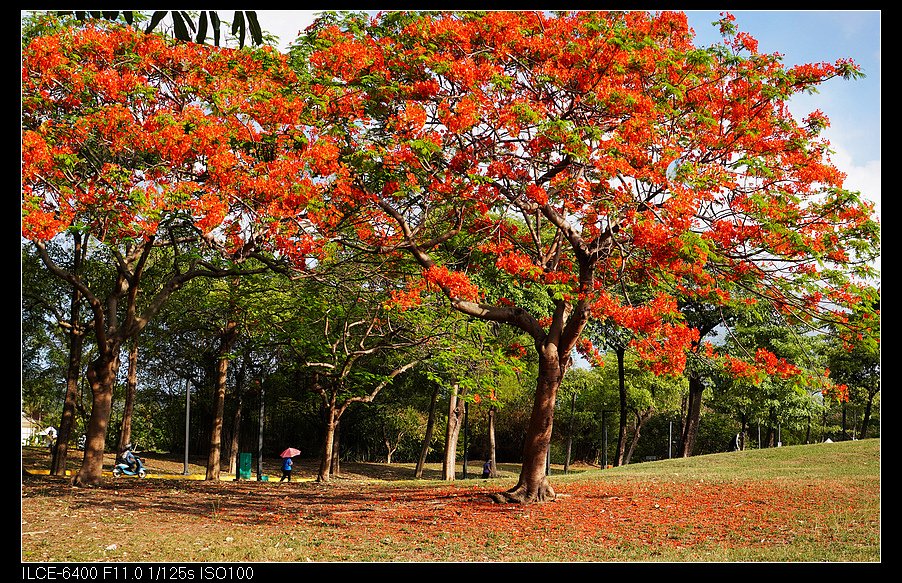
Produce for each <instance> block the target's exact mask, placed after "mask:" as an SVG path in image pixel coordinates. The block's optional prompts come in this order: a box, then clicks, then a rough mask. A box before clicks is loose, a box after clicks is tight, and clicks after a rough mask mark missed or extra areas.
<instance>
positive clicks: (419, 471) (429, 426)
mask: <svg viewBox="0 0 902 583" xmlns="http://www.w3.org/2000/svg"><path fill="white" fill-rule="evenodd" d="M440 388H441V385H439V384H438V383H435V388H434V389H433V391H432V399H430V401H429V418H428V420H427V421H426V436H425V437H424V438H423V447H422V448H420V459H419V460H417V467H416V471H414V474H413V475H414V477H415V478H422V477H423V468H424V467H425V465H426V456H427V455H429V446H430V444H431V443H432V431H433V428H434V427H435V405H436V403H437V402H438V393H439V389H440Z"/></svg>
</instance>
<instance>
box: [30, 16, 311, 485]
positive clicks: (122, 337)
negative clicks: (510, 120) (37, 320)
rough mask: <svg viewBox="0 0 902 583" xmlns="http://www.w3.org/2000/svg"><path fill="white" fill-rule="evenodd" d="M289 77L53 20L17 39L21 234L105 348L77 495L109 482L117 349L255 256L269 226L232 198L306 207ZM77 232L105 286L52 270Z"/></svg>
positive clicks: (100, 25)
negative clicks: (166, 309)
mask: <svg viewBox="0 0 902 583" xmlns="http://www.w3.org/2000/svg"><path fill="white" fill-rule="evenodd" d="M294 79H295V76H294V74H293V73H292V72H291V71H290V70H289V69H287V68H286V66H285V64H284V59H282V58H281V56H279V55H278V54H276V53H275V52H274V51H272V50H249V49H246V50H243V51H236V50H227V49H219V48H212V47H208V46H202V45H197V44H190V43H178V42H174V41H172V40H171V39H167V38H165V37H163V36H161V35H156V34H145V33H144V32H141V31H139V30H136V29H134V28H131V27H128V26H124V25H114V24H111V23H104V22H95V23H86V24H84V25H78V26H54V25H53V24H52V23H51V24H48V25H47V26H46V28H45V29H44V30H43V32H42V34H40V35H39V36H36V37H34V38H32V39H30V40H29V41H28V42H27V43H25V44H24V46H23V50H22V130H23V131H22V225H21V226H22V237H23V239H24V240H27V241H30V242H31V243H33V244H34V245H35V246H36V248H37V250H38V252H39V254H40V256H41V258H42V260H43V262H44V264H45V266H46V268H47V269H48V270H49V272H50V273H52V274H54V275H55V276H58V277H59V278H61V279H62V280H64V281H66V282H67V283H68V284H69V285H70V286H71V287H72V289H73V290H77V292H78V293H79V294H80V295H81V297H83V298H84V300H85V302H86V303H87V305H88V306H89V308H90V311H91V314H92V317H93V320H92V332H93V336H94V341H95V342H96V345H97V352H96V355H97V356H96V358H95V359H94V360H93V361H92V362H90V363H89V365H88V367H87V378H88V380H89V383H90V386H91V391H92V409H91V417H90V420H89V423H88V429H87V445H86V448H85V454H84V460H83V463H82V466H81V469H80V470H79V472H78V473H77V474H76V476H75V480H74V482H75V483H76V484H84V485H91V484H96V483H98V482H99V481H100V480H101V470H102V464H103V452H104V448H105V434H106V429H107V425H108V423H109V417H110V411H111V402H112V392H113V383H114V382H115V379H116V374H117V371H118V368H119V353H120V348H121V347H122V345H123V343H124V342H125V341H126V340H127V339H129V338H132V337H134V336H136V335H137V334H138V333H139V332H140V331H141V330H142V329H143V328H144V327H145V326H146V324H147V322H148V321H149V320H150V319H151V318H153V316H154V315H155V314H156V313H157V312H158V311H159V309H160V307H161V306H162V305H163V304H164V302H165V301H166V300H167V299H168V298H169V297H170V296H171V295H172V294H173V293H174V292H175V291H176V290H178V289H179V288H180V287H181V286H182V285H184V284H185V282H187V281H188V280H190V279H191V278H194V277H199V276H212V277H221V276H224V275H228V274H234V273H236V270H235V269H232V268H231V267H232V266H233V264H232V263H229V262H224V261H221V260H219V259H220V257H221V255H220V254H221V253H224V254H225V257H226V258H228V259H240V258H242V257H246V256H248V255H250V254H253V253H254V250H253V246H254V245H253V242H254V238H255V235H257V234H259V232H258V230H256V229H265V225H252V224H251V223H249V222H248V221H247V220H246V215H245V214H244V213H243V211H242V207H241V205H240V204H239V200H238V198H237V197H236V193H237V192H239V191H240V192H242V193H244V194H245V195H248V194H249V193H252V194H253V195H255V197H256V198H257V199H258V200H260V199H262V198H264V197H265V196H272V197H274V198H277V199H278V200H279V202H280V204H288V203H291V202H297V201H299V200H301V199H303V196H304V194H303V188H304V186H303V184H302V183H300V182H299V181H297V180H295V179H294V178H293V177H294V176H296V175H297V174H298V173H299V169H300V168H302V167H303V165H304V164H305V162H304V159H305V152H304V150H305V148H304V145H305V144H306V140H307V139H308V137H309V134H305V135H302V134H299V133H297V131H298V130H297V128H298V127H299V126H298V124H297V123H296V122H297V120H298V119H300V118H301V117H302V115H303V113H302V111H301V109H302V107H301V102H300V100H298V99H296V98H294V97H293V94H294V92H293V91H291V90H290V88H291V83H292V82H293V81H294ZM282 94H285V95H288V98H284V99H283V98H282V97H281V95H282ZM287 120H292V123H291V124H289V123H288V121H287ZM289 127H290V128H291V131H288V129H287V128H289ZM286 141H287V142H289V144H290V145H289V146H288V147H285V148H276V144H277V143H279V144H281V143H283V142H286ZM276 150H278V153H276ZM286 176H292V179H291V180H288V179H286V178H285V177H286ZM280 189H283V190H282V191H281V192H280ZM295 218H297V217H295ZM68 231H75V232H79V233H81V235H82V237H83V239H84V242H85V243H84V244H85V245H90V246H92V247H93V249H94V253H106V254H107V255H106V256H107V257H110V258H112V259H111V262H112V264H113V265H115V275H114V278H113V280H112V281H107V282H93V283H92V282H91V281H89V279H88V278H86V277H83V276H82V275H81V274H80V273H78V272H76V271H73V270H67V269H65V268H64V267H63V266H61V265H59V264H57V263H55V262H54V260H53V259H52V257H51V256H50V254H49V253H48V252H47V250H46V247H47V242H48V241H51V240H53V239H54V238H58V237H60V238H61V237H65V233H66V232H68ZM294 243H295V244H296V245H297V246H300V247H303V246H304V245H305V244H306V243H304V242H303V241H301V240H300V239H298V238H297V237H296V238H295V239H294ZM160 247H168V248H169V252H168V254H167V255H166V257H168V258H169V261H170V264H169V265H168V267H166V268H165V269H162V267H161V265H160V264H159V263H157V265H156V266H155V267H156V268H159V269H162V271H163V272H164V273H165V274H166V275H165V277H163V278H162V280H161V282H158V285H157V286H154V287H151V286H149V285H147V284H148V283H149V282H148V278H147V271H148V268H149V266H150V265H151V264H153V263H154V255H153V253H152V252H153V251H154V250H155V249H158V248H160ZM282 247H283V255H285V254H287V253H289V251H288V246H287V245H283V246H282ZM212 251H215V253H214V252H212ZM306 251H307V249H306V248H305V249H304V252H305V253H306ZM144 286H146V287H147V288H148V289H145V287H144Z"/></svg>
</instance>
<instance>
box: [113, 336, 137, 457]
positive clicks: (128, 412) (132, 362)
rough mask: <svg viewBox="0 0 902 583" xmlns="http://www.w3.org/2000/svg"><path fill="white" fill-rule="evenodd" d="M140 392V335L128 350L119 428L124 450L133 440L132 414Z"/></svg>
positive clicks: (119, 446)
mask: <svg viewBox="0 0 902 583" xmlns="http://www.w3.org/2000/svg"><path fill="white" fill-rule="evenodd" d="M137 393H138V337H137V336H135V337H134V338H132V342H131V346H130V347H129V351H128V381H127V382H126V385H125V409H124V410H123V411H122V425H121V427H120V428H119V445H118V449H117V451H122V450H124V449H125V446H126V445H128V444H129V443H131V441H132V414H133V413H134V410H135V395H136V394H137Z"/></svg>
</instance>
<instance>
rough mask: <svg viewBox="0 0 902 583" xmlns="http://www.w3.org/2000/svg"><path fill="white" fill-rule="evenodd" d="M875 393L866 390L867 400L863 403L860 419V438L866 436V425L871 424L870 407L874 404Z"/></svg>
mask: <svg viewBox="0 0 902 583" xmlns="http://www.w3.org/2000/svg"><path fill="white" fill-rule="evenodd" d="M876 394H877V393H876V392H874V391H868V400H867V402H866V403H865V405H864V417H863V418H862V420H861V438H862V439H865V438H866V437H867V436H868V426H869V425H870V424H871V408H872V407H873V404H874V396H875V395H876Z"/></svg>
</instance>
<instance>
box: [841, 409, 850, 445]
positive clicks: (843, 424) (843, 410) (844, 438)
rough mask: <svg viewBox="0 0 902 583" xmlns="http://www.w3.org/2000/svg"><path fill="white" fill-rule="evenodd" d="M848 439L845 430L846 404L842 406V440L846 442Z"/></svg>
mask: <svg viewBox="0 0 902 583" xmlns="http://www.w3.org/2000/svg"><path fill="white" fill-rule="evenodd" d="M848 439H849V433H848V430H847V428H846V404H845V403H843V404H842V440H843V441H847V440H848Z"/></svg>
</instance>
